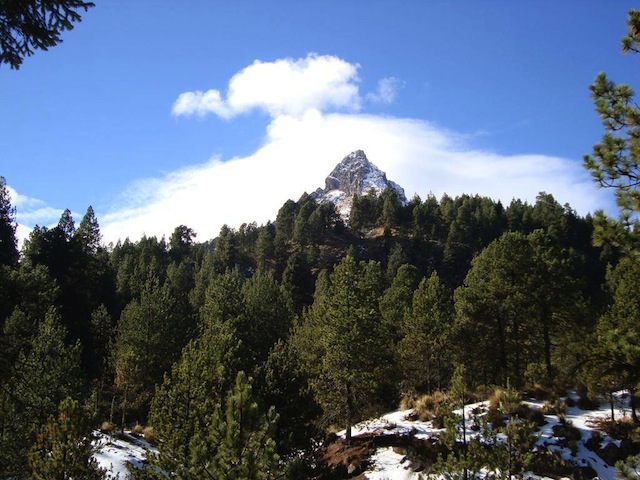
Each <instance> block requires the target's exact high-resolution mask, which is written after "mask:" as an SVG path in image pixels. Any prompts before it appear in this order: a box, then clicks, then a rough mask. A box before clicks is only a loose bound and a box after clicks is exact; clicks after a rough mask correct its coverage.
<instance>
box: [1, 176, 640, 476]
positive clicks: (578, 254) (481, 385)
mask: <svg viewBox="0 0 640 480" xmlns="http://www.w3.org/2000/svg"><path fill="white" fill-rule="evenodd" d="M0 200H1V202H0V215H1V216H0V227H1V228H0V234H1V235H2V237H1V238H0V247H1V248H2V250H1V251H0V260H1V262H2V267H1V269H0V284H1V287H0V295H2V300H1V302H0V308H1V311H0V316H1V318H2V336H1V337H0V339H1V342H2V348H1V350H0V351H1V352H2V354H1V361H2V368H1V369H0V382H1V383H0V384H1V386H2V389H1V391H0V452H1V453H0V472H1V473H0V475H2V476H3V477H7V476H20V475H23V474H26V473H28V472H29V471H32V470H37V469H38V468H42V467H40V466H39V465H41V464H42V463H43V462H44V463H47V462H48V463H49V464H51V465H49V467H48V468H52V469H55V468H62V467H60V465H63V464H64V463H65V462H66V463H67V464H69V465H70V463H69V461H68V460H61V459H62V458H67V459H68V458H75V459H76V460H77V462H78V466H76V467H75V468H81V469H87V468H88V469H93V471H94V472H97V470H96V468H95V466H94V465H92V464H91V463H87V461H86V459H87V458H89V457H88V456H90V452H91V449H90V445H88V444H87V441H86V439H87V436H86V435H87V432H88V430H86V429H83V426H86V427H85V428H91V427H98V426H101V425H102V428H103V429H105V430H107V431H112V430H115V429H124V428H132V427H133V426H134V425H139V427H138V428H140V429H142V427H143V426H144V427H146V433H147V434H148V435H149V436H151V435H153V438H155V441H156V442H159V443H158V445H159V454H158V455H156V456H152V457H151V458H150V465H151V466H157V467H160V469H161V470H162V471H166V472H174V473H176V474H177V475H178V476H179V477H180V478H205V477H207V476H209V475H211V476H212V477H213V478H220V475H221V474H220V472H227V473H226V474H225V475H231V474H230V473H228V472H229V469H237V472H235V473H234V474H233V476H227V477H225V478H275V477H276V474H277V472H280V471H285V470H286V471H287V472H288V473H287V475H289V477H290V478H308V477H309V476H313V475H320V474H319V473H318V472H315V473H314V472H311V471H310V470H308V469H310V468H311V464H310V463H309V464H307V462H306V461H305V458H308V457H309V458H311V454H312V444H313V441H314V439H316V440H318V439H321V438H323V437H324V436H325V434H326V431H327V428H330V427H332V426H337V427H338V428H345V427H346V428H347V439H348V437H349V429H350V426H351V425H353V424H354V423H355V422H358V421H360V420H363V419H365V418H368V417H369V416H372V415H374V414H379V413H381V412H384V411H387V410H389V409H394V408H396V407H397V405H398V404H399V402H400V401H401V400H403V399H404V401H407V400H408V399H414V398H417V397H418V396H420V395H424V394H432V393H434V392H436V391H444V390H448V389H449V388H450V387H451V380H452V375H453V373H454V371H455V370H456V366H458V365H465V366H466V374H465V375H466V377H465V382H466V384H467V385H468V388H469V392H474V391H475V392H476V393H477V394H478V395H482V394H483V393H484V392H487V391H489V389H490V388H491V387H493V386H502V387H507V386H509V387H510V388H516V389H518V390H520V391H528V392H536V393H538V394H543V395H547V396H549V397H551V396H552V395H553V394H554V393H553V392H560V391H563V390H566V389H567V388H577V389H578V391H579V392H582V395H583V396H584V398H585V401H586V399H588V398H592V397H594V396H595V395H597V394H601V393H608V392H610V391H612V390H613V389H616V390H617V389H621V388H626V389H629V391H630V392H631V398H632V399H634V398H635V396H634V395H635V387H636V384H637V379H638V377H637V369H635V368H632V367H631V366H629V368H620V365H623V363H624V361H625V360H624V358H622V356H623V355H624V354H625V352H627V350H626V349H625V347H624V345H623V344H621V343H619V342H618V339H620V338H621V337H624V335H621V332H624V331H628V332H629V334H631V332H632V331H633V329H632V328H631V327H627V326H626V324H625V323H624V322H625V321H626V320H625V319H626V318H629V317H628V316H627V315H626V313H625V312H627V311H628V310H629V309H637V308H639V305H637V302H638V298H637V295H636V294H635V293H630V292H635V288H636V287H635V285H636V283H635V279H636V278H637V275H638V272H637V265H636V264H635V263H632V262H628V261H626V260H623V261H619V259H618V257H617V255H616V254H615V252H614V251H613V250H611V249H610V248H608V247H606V248H605V247H594V246H592V242H591V237H592V234H593V230H594V225H593V220H592V218H591V217H589V216H587V217H581V216H579V215H577V214H576V213H575V212H574V211H573V210H572V209H571V207H570V206H568V205H564V206H563V205H559V204H558V203H557V202H556V201H555V200H554V198H553V196H552V195H551V194H547V193H541V194H540V195H539V196H538V198H537V200H536V202H535V204H533V205H530V204H528V203H526V202H522V201H520V200H514V201H513V202H511V204H510V205H508V206H506V207H505V206H503V205H502V204H501V203H500V202H495V201H493V200H491V199H489V198H483V197H478V196H467V195H464V196H461V197H457V198H451V197H448V196H446V195H445V196H443V197H442V198H441V199H436V198H434V197H433V196H428V197H427V198H426V199H424V200H422V199H420V198H418V197H414V198H413V199H412V200H411V201H409V202H408V203H407V204H406V205H403V204H401V203H400V202H399V201H398V199H397V197H396V195H395V193H394V192H393V191H391V190H387V191H385V192H383V193H382V194H381V195H380V196H379V197H378V196H376V195H374V194H373V193H371V194H368V195H364V196H361V197H356V199H355V200H354V204H353V209H352V211H351V217H350V219H351V220H350V222H349V223H348V224H345V222H343V220H342V219H341V218H340V216H339V215H337V213H336V211H335V208H334V206H333V205H332V204H330V203H325V204H322V205H318V204H316V203H315V202H314V201H313V200H311V199H310V198H309V197H308V196H307V195H304V196H303V197H302V198H300V199H299V200H298V201H291V200H290V201H288V202H286V203H285V204H284V205H283V206H282V208H281V209H280V210H279V212H278V213H277V217H276V220H275V222H274V223H268V224H266V225H260V226H258V225H256V224H243V225H241V226H240V227H238V228H231V227H227V226H225V227H223V228H222V230H221V231H220V234H219V236H218V237H217V238H215V239H213V240H209V241H204V242H197V241H196V238H197V237H196V233H195V232H193V231H192V230H191V229H190V228H188V227H187V226H183V225H181V226H178V227H176V229H175V230H174V232H173V233H172V235H171V236H170V237H169V239H165V238H160V239H158V238H155V237H150V238H142V239H141V240H139V241H137V242H131V241H129V240H124V241H121V242H118V243H117V244H116V245H110V246H105V245H103V244H102V242H101V235H100V229H99V225H98V220H97V219H96V217H95V215H94V212H93V210H92V208H91V207H89V208H88V210H87V212H86V214H85V216H84V217H83V218H82V219H81V221H80V222H79V223H78V224H77V226H76V223H75V222H74V220H73V219H72V217H71V214H70V212H69V211H65V212H64V213H63V215H62V217H61V219H60V222H59V223H58V225H57V226H56V227H53V228H45V227H36V228H35V229H34V230H33V231H32V233H31V235H30V236H29V239H28V240H27V241H26V242H25V244H24V246H23V249H22V253H21V255H18V252H17V250H16V239H15V218H14V216H15V211H14V209H13V207H12V206H11V204H10V201H9V196H8V191H7V188H6V185H5V183H4V179H2V183H1V185H0ZM627 328H631V329H629V330H625V329H627ZM621 341H624V339H622V340H621ZM614 353H615V354H614ZM634 358H635V357H634ZM615 362H618V363H615ZM632 405H633V402H632ZM70 416H74V417H73V418H76V420H75V421H74V422H72V425H69V422H68V420H67V419H68V418H69V417H70ZM634 416H635V411H634ZM634 418H635V417H634ZM65 422H66V423H65ZM69 438H75V439H76V440H75V441H69ZM83 439H85V440H83ZM45 440H46V442H49V443H46V442H45ZM43 442H44V443H43ZM52 445H56V446H52ZM47 449H49V450H47ZM52 449H53V450H52ZM56 449H57V450H56ZM47 451H56V452H67V453H66V457H65V456H59V457H56V456H47V454H46V452H47ZM301 453H304V454H303V455H301ZM60 455H62V453H60ZM83 455H84V457H83ZM56 462H58V465H57V466H56ZM60 462H62V463H60ZM52 465H53V466H52ZM65 468H71V467H65ZM154 471H155V470H154V469H153V468H152V469H148V470H144V471H142V472H139V473H138V474H139V475H151V476H153V475H154V473H153V472H154ZM145 472H146V473H145ZM216 472H217V473H216ZM94 474H95V475H98V476H99V475H100V474H99V472H97V473H94ZM45 478H48V477H45ZM87 478H89V477H87Z"/></svg>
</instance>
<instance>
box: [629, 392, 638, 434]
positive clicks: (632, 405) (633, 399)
mask: <svg viewBox="0 0 640 480" xmlns="http://www.w3.org/2000/svg"><path fill="white" fill-rule="evenodd" d="M629 407H630V408H631V418H632V419H633V423H635V424H636V425H637V424H638V423H640V421H639V420H638V414H637V412H636V391H635V389H631V388H630V389H629Z"/></svg>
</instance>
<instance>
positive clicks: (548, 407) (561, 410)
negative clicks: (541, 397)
mask: <svg viewBox="0 0 640 480" xmlns="http://www.w3.org/2000/svg"><path fill="white" fill-rule="evenodd" d="M541 411H542V413H543V414H545V415H564V414H565V413H566V412H567V404H566V403H564V402H562V401H560V400H558V399H556V400H554V402H553V403H551V402H549V401H548V400H545V401H544V405H542V408H541Z"/></svg>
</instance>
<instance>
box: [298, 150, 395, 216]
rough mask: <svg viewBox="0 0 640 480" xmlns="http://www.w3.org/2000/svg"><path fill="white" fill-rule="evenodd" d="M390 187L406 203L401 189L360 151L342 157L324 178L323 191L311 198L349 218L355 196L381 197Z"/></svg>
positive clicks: (319, 190)
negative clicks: (326, 204)
mask: <svg viewBox="0 0 640 480" xmlns="http://www.w3.org/2000/svg"><path fill="white" fill-rule="evenodd" d="M387 188H390V189H392V190H393V191H395V193H396V195H397V196H398V200H399V201H400V202H401V203H402V204H406V203H407V198H406V197H405V194H404V189H403V188H402V187H401V186H400V185H398V184H397V183H395V182H392V181H391V180H388V179H387V175H386V174H385V173H384V172H383V171H382V170H380V169H379V168H378V167H376V166H375V165H374V164H373V163H371V162H370V161H369V159H368V158H367V156H366V155H365V153H364V152H363V151H362V150H356V151H355V152H351V153H350V154H349V155H347V156H346V157H344V158H343V159H342V161H341V162H340V163H338V165H336V167H335V168H334V169H333V171H332V172H331V173H330V174H329V176H328V177H327V178H326V179H325V188H324V189H322V188H319V189H318V190H316V191H315V192H313V193H312V194H311V195H310V196H311V198H313V199H314V200H315V201H316V202H318V203H327V202H333V203H334V204H335V205H336V208H337V210H338V212H339V213H340V215H341V216H342V217H343V218H345V219H348V218H349V213H350V212H351V205H352V203H353V197H354V196H355V195H358V196H362V195H366V194H367V193H369V192H370V191H372V190H373V192H374V193H375V194H376V195H380V194H381V193H382V192H383V190H385V189H387Z"/></svg>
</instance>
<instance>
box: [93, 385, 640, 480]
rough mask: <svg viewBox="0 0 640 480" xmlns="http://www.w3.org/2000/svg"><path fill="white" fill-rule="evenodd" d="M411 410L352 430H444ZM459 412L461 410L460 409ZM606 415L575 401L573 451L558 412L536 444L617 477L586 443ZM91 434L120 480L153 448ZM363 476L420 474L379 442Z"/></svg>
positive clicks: (128, 438) (570, 411)
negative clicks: (557, 432)
mask: <svg viewBox="0 0 640 480" xmlns="http://www.w3.org/2000/svg"><path fill="white" fill-rule="evenodd" d="M524 403H526V404H527V405H529V406H530V407H531V408H536V409H540V408H542V407H543V402H540V401H537V400H527V401H526V402H524ZM487 407H488V402H479V403H476V404H472V405H467V406H466V407H465V412H466V413H467V415H470V412H471V411H472V410H473V409H474V408H479V409H486V408H487ZM412 413H413V411H412V410H399V411H395V412H391V413H388V414H386V415H383V416H381V417H379V418H375V419H372V420H368V421H366V422H362V423H359V424H357V425H354V426H353V428H352V435H353V436H354V437H357V436H358V435H363V434H367V433H369V434H375V433H379V434H383V433H384V434H387V435H391V434H409V432H413V433H414V434H415V436H416V438H421V439H426V438H429V437H434V436H437V435H438V434H439V433H440V432H441V431H442V430H439V429H434V428H433V425H432V424H431V422H424V421H420V420H415V421H414V420H410V418H412ZM457 413H460V411H458V412H457ZM614 413H615V416H616V419H620V418H622V417H623V416H625V415H628V414H629V413H628V407H627V405H626V397H625V392H619V393H617V394H616V406H615V408H614ZM610 415H611V409H610V406H609V404H608V403H603V404H602V405H600V407H599V408H598V409H596V410H592V411H586V410H581V409H579V408H577V407H569V408H567V410H566V414H565V418H566V421H567V422H571V424H572V425H573V426H575V427H576V428H578V429H579V430H580V432H581V434H582V438H581V439H580V440H579V441H578V442H576V446H577V451H576V454H575V455H572V453H571V451H570V449H569V448H567V447H563V446H561V445H559V442H558V440H559V439H558V438H556V437H554V436H553V427H554V425H559V424H560V420H559V418H558V416H557V415H545V420H546V421H547V424H546V425H543V426H542V427H539V434H540V438H539V439H538V442H537V444H538V445H540V446H546V447H547V448H549V449H550V450H552V451H556V452H558V453H559V454H560V455H561V456H562V457H563V458H564V459H566V460H570V461H572V462H574V463H575V464H576V465H579V466H590V467H592V468H593V469H594V470H595V471H596V472H597V474H598V478H599V479H600V480H615V477H616V474H617V473H618V470H617V469H616V468H615V467H612V466H609V465H607V464H606V462H605V461H604V460H603V459H601V458H600V457H599V456H598V455H597V454H596V453H595V452H592V451H591V450H589V449H588V448H587V447H586V445H585V443H586V442H587V440H589V438H590V437H591V433H592V432H593V430H594V422H596V421H597V420H599V419H605V420H606V419H609V418H610ZM468 418H470V417H468ZM470 424H471V422H469V426H471V425H470ZM95 434H96V436H97V437H98V440H97V443H98V445H99V449H98V453H96V455H95V458H96V459H97V460H98V462H99V463H100V465H101V466H102V467H103V468H106V469H108V470H109V476H108V478H111V479H114V478H119V479H120V480H124V479H125V478H127V468H126V465H127V464H128V463H131V464H133V465H134V466H140V465H142V463H143V462H144V461H145V458H146V455H147V451H153V452H155V451H156V450H155V448H154V447H153V446H151V445H149V444H148V443H147V442H145V441H144V440H141V439H139V438H137V437H135V436H133V435H131V434H125V435H124V436H123V437H121V438H114V437H111V436H108V435H104V434H102V433H100V432H95ZM468 434H469V435H474V434H475V433H474V432H472V431H471V430H468ZM338 435H339V436H342V437H344V435H345V431H342V432H339V433H338ZM601 436H602V439H603V443H602V444H603V445H606V444H607V443H616V444H619V442H616V441H615V440H614V439H612V438H610V437H608V436H607V435H606V434H605V433H604V432H601ZM365 476H366V477H367V478H370V479H374V480H383V479H388V480H418V478H419V473H416V472H412V471H411V470H410V469H409V465H408V462H406V461H405V457H404V455H402V454H399V453H396V452H394V451H393V448H390V447H384V448H379V449H378V450H377V452H376V453H375V455H374V456H373V457H372V458H371V467H370V469H369V470H368V471H366V472H365ZM527 478H530V479H531V480H536V479H542V477H539V476H536V475H533V474H530V475H527Z"/></svg>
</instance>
